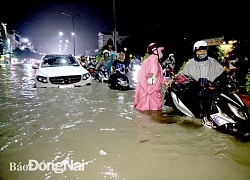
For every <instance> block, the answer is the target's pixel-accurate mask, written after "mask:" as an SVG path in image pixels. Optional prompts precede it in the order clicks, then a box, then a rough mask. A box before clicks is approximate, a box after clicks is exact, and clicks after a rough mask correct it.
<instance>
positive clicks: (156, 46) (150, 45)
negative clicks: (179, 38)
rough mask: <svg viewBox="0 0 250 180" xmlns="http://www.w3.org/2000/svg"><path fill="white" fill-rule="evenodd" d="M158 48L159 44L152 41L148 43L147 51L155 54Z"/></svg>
mask: <svg viewBox="0 0 250 180" xmlns="http://www.w3.org/2000/svg"><path fill="white" fill-rule="evenodd" d="M157 48H158V44H157V43H155V42H154V43H151V44H149V45H148V48H147V52H148V54H153V52H154V51H155V50H156V49H157Z"/></svg>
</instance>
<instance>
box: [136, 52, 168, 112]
mask: <svg viewBox="0 0 250 180" xmlns="http://www.w3.org/2000/svg"><path fill="white" fill-rule="evenodd" d="M163 49H164V48H163V47H159V48H158V51H160V50H163ZM156 51H157V50H155V51H154V54H151V55H150V56H149V57H148V58H147V59H146V60H145V61H143V63H142V64H141V69H140V70H139V71H138V75H137V80H138V83H137V86H136V89H135V98H134V108H136V109H138V110H142V111H146V110H161V109H162V90H161V85H163V84H165V82H166V81H167V80H166V79H165V77H164V76H163V70H162V67H161V65H160V63H159V62H158V56H157V55H155V54H157V52H156ZM150 73H153V74H155V76H156V83H155V84H149V83H148V75H149V74H150Z"/></svg>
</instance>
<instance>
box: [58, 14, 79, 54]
mask: <svg viewBox="0 0 250 180" xmlns="http://www.w3.org/2000/svg"><path fill="white" fill-rule="evenodd" d="M61 14H62V15H65V16H69V17H71V20H72V31H73V32H72V40H73V51H74V56H75V55H76V44H75V17H77V16H80V15H83V14H82V13H81V14H77V15H75V16H71V15H70V14H66V13H63V12H62V13H61Z"/></svg>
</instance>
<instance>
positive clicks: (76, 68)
mask: <svg viewBox="0 0 250 180" xmlns="http://www.w3.org/2000/svg"><path fill="white" fill-rule="evenodd" d="M32 68H33V69H35V70H36V74H35V87H57V88H65V87H80V86H85V85H91V84H92V77H91V75H90V73H89V71H88V70H86V69H85V68H84V67H82V66H81V65H80V63H79V62H78V61H77V60H76V59H75V57H74V56H72V55H60V54H50V55H45V56H44V57H43V58H42V60H41V62H40V63H39V64H35V65H32Z"/></svg>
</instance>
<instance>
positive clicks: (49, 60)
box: [41, 56, 79, 67]
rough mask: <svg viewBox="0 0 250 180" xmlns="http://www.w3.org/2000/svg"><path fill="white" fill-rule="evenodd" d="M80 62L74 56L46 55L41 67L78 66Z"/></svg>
mask: <svg viewBox="0 0 250 180" xmlns="http://www.w3.org/2000/svg"><path fill="white" fill-rule="evenodd" d="M78 65H79V63H78V61H77V60H76V59H74V58H73V57H66V56H65V57H60V56H58V57H55V56H54V57H45V58H43V61H42V63H41V67H58V66H78Z"/></svg>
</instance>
